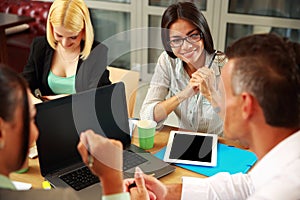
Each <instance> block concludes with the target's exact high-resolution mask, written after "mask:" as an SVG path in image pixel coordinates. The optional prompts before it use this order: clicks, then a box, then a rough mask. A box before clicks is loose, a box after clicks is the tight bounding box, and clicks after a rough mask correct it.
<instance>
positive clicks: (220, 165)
mask: <svg viewBox="0 0 300 200" xmlns="http://www.w3.org/2000/svg"><path fill="white" fill-rule="evenodd" d="M217 149H218V150H217V154H218V156H217V166H215V167H208V166H197V165H188V164H176V165H177V166H179V167H182V168H185V169H188V170H190V171H193V172H196V173H199V174H202V175H205V176H213V175H215V174H217V173H219V172H228V173H230V174H235V173H239V172H242V173H247V172H248V171H249V169H250V168H251V167H252V166H253V165H254V164H255V162H256V161H257V157H256V155H255V154H254V153H253V152H250V151H247V150H243V149H239V148H236V147H233V146H228V145H226V144H221V143H218V147H217ZM165 151H166V147H164V148H163V149H161V150H160V151H159V152H157V153H156V154H155V156H156V157H158V158H160V159H163V157H164V155H165Z"/></svg>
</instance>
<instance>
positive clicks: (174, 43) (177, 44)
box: [169, 33, 203, 48]
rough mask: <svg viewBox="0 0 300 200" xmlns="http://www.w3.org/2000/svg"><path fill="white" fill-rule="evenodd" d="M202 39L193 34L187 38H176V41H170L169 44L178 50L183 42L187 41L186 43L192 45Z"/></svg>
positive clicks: (199, 35)
mask: <svg viewBox="0 0 300 200" xmlns="http://www.w3.org/2000/svg"><path fill="white" fill-rule="evenodd" d="M202 38H203V37H202V34H200V33H193V34H191V35H189V36H186V37H184V38H176V39H173V40H170V41H169V44H170V46H171V47H172V48H178V47H181V46H182V45H183V42H184V41H187V42H188V43H190V44H193V43H196V42H199V41H200V40H201V39H202Z"/></svg>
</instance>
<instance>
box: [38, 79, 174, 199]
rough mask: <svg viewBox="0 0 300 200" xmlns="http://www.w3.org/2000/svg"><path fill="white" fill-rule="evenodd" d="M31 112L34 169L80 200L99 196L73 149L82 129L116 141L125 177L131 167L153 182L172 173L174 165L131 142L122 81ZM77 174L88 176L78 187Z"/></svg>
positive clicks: (95, 183) (96, 182) (131, 172)
mask: <svg viewBox="0 0 300 200" xmlns="http://www.w3.org/2000/svg"><path fill="white" fill-rule="evenodd" d="M36 109H37V114H36V124H37V127H38V129H39V132H40V134H39V138H38V140H37V150H38V155H39V163H40V170H41V174H42V176H43V177H45V179H46V180H48V181H49V182H50V183H51V185H52V186H53V187H54V188H56V187H72V188H73V189H74V190H75V191H77V192H78V195H79V197H81V198H83V199H99V198H100V197H101V187H100V184H99V179H98V178H97V177H95V176H94V175H92V174H91V172H90V171H89V169H88V168H87V167H85V165H84V163H83V162H82V160H81V157H80V155H79V153H78V151H77V144H78V141H79V135H80V133H81V132H82V131H84V130H87V129H92V130H94V131H95V132H96V133H99V134H101V135H103V136H105V137H108V138H113V139H117V140H120V141H121V142H122V144H123V147H124V151H123V152H124V153H123V155H124V156H123V157H124V161H123V163H124V168H123V170H124V177H126V178H127V177H133V175H134V169H135V167H136V166H139V167H140V168H141V169H142V170H143V171H144V172H145V173H147V174H154V176H155V177H157V178H159V177H162V176H165V175H167V174H169V173H171V172H173V171H174V170H175V168H174V166H171V165H169V164H167V163H165V162H163V161H162V160H160V159H158V158H156V157H155V156H153V155H152V154H150V153H148V152H146V151H144V150H142V149H141V148H139V147H137V146H135V145H133V144H131V137H130V132H129V123H128V114H127V104H126V97H125V88H124V84H123V83H122V82H120V83H116V84H112V85H109V86H104V87H100V88H97V89H92V90H89V91H85V92H82V93H77V94H74V95H70V96H67V97H63V98H60V99H56V100H52V101H48V102H44V103H41V104H37V105H36ZM132 159H133V160H134V161H132ZM134 163H135V164H134ZM133 164H134V165H133ZM81 173H83V174H84V175H83V177H89V178H87V179H88V180H85V179H81V180H80V181H79V183H78V182H76V181H77V180H75V179H77V178H78V177H81V175H80V174H81ZM85 173H87V174H85ZM74 174H75V175H74Z"/></svg>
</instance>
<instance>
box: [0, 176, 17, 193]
mask: <svg viewBox="0 0 300 200" xmlns="http://www.w3.org/2000/svg"><path fill="white" fill-rule="evenodd" d="M0 188H4V189H11V190H15V189H16V187H15V186H14V184H13V183H12V181H11V180H10V179H9V178H8V177H6V176H3V175H0Z"/></svg>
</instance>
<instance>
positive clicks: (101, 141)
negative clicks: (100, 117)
mask: <svg viewBox="0 0 300 200" xmlns="http://www.w3.org/2000/svg"><path fill="white" fill-rule="evenodd" d="M77 148H78V151H79V153H80V155H81V157H82V160H83V162H84V163H85V164H86V165H87V166H88V165H89V160H90V159H89V156H92V157H93V160H94V161H93V164H92V165H90V169H91V171H92V172H93V173H94V174H95V175H97V176H98V177H99V179H100V180H101V183H102V189H103V193H104V194H113V193H119V192H122V191H123V188H122V185H123V172H122V166H123V148H122V143H121V142H120V141H116V140H111V139H107V138H104V137H102V136H100V135H98V134H95V133H94V131H92V130H87V131H85V132H82V133H81V135H80V142H79V144H78V146H77ZM88 149H89V150H90V152H88ZM90 164H91V163H90Z"/></svg>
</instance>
